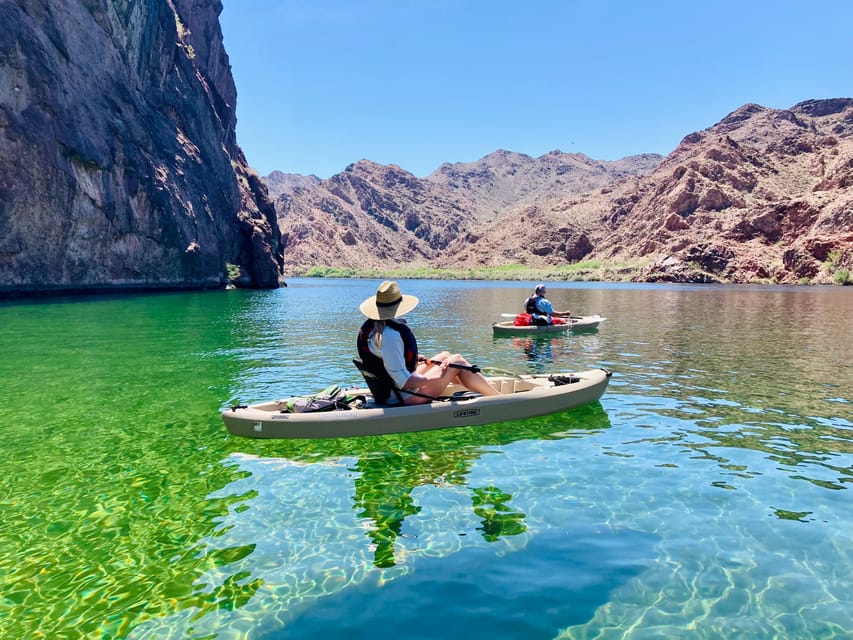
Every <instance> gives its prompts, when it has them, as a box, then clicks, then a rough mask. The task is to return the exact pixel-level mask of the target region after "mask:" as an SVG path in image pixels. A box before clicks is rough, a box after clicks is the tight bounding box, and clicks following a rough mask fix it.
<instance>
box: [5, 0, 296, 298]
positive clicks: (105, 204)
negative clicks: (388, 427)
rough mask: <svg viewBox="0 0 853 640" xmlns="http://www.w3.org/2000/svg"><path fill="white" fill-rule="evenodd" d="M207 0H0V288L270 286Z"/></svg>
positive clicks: (276, 237)
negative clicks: (236, 283) (230, 280)
mask: <svg viewBox="0 0 853 640" xmlns="http://www.w3.org/2000/svg"><path fill="white" fill-rule="evenodd" d="M221 10H222V5H221V3H220V2H219V0H211V1H209V2H204V3H199V2H196V1H194V0H151V1H149V2H134V1H133V0H15V1H14V2H13V1H10V0H0V24H2V28H0V294H7V295H9V294H26V293H35V292H45V291H59V290H100V289H115V288H119V289H127V288H172V287H217V286H221V285H222V284H223V283H225V281H226V280H227V279H228V277H229V275H230V276H231V277H232V278H233V277H234V275H235V272H236V271H237V269H239V273H240V275H239V278H238V281H239V282H240V283H241V284H243V285H246V286H257V287H277V286H279V285H280V284H281V282H282V274H283V271H282V266H283V262H282V256H281V250H282V246H281V238H280V231H279V228H278V226H277V224H276V221H275V210H274V208H273V206H272V202H271V200H270V199H269V196H268V194H267V189H266V186H265V185H264V184H263V183H262V181H261V180H260V178H259V177H258V176H257V175H255V174H254V173H253V172H252V171H250V170H249V169H248V165H247V163H246V160H245V158H244V156H243V153H242V151H241V150H240V148H239V147H238V145H237V142H236V138H235V126H236V117H235V101H236V90H235V87H234V82H233V79H232V77H231V70H230V65H229V61H228V56H227V54H226V53H225V50H224V48H223V46H222V34H221V31H220V28H219V14H220V12H221Z"/></svg>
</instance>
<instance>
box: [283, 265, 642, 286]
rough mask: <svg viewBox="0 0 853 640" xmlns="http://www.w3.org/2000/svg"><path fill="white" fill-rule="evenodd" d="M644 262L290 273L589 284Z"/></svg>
mask: <svg viewBox="0 0 853 640" xmlns="http://www.w3.org/2000/svg"><path fill="white" fill-rule="evenodd" d="M644 264H645V262H643V263H640V262H637V263H631V264H620V265H605V264H602V263H601V262H598V261H592V260H590V261H586V262H578V263H575V264H567V265H562V266H554V265H549V266H542V267H535V266H530V265H523V264H510V265H501V266H492V267H477V268H474V269H436V268H435V267H430V266H426V265H407V266H403V267H399V268H396V269H386V268H381V269H370V268H365V269H355V268H351V267H330V266H314V267H308V268H304V269H293V270H290V273H289V276H290V277H292V278H385V277H388V278H399V279H413V280H414V279H424V280H519V281H521V280H551V281H589V282H630V281H631V278H632V276H634V275H636V274H637V273H638V271H639V269H640V267H642V266H644Z"/></svg>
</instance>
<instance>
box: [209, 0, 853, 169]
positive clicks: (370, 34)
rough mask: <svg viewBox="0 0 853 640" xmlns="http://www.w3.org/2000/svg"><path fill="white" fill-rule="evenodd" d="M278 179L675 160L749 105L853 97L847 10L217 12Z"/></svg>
mask: <svg viewBox="0 0 853 640" xmlns="http://www.w3.org/2000/svg"><path fill="white" fill-rule="evenodd" d="M222 4H223V11H222V14H221V16H220V24H221V27H222V33H223V38H224V44H225V50H226V51H227V53H228V55H229V58H230V62H231V68H232V74H233V76H234V80H235V83H236V85H237V142H238V144H239V145H240V146H241V147H242V148H243V151H244V152H245V154H246V157H247V160H248V162H249V165H250V166H252V167H253V168H254V169H255V170H256V171H258V172H259V173H260V174H261V175H263V176H266V175H268V174H269V173H271V172H272V171H274V170H278V171H282V172H284V173H298V174H302V175H311V174H313V175H316V176H318V177H320V178H329V177H331V176H332V175H334V174H336V173H340V172H341V171H343V170H344V168H345V167H346V166H347V165H349V164H351V163H353V162H356V161H358V160H361V159H367V160H372V161H374V162H378V163H380V164H386V165H387V164H394V165H397V166H399V167H401V168H402V169H405V170H406V171H409V172H411V173H413V174H414V175H415V176H417V177H421V178H422V177H426V176H427V175H429V174H430V173H432V172H433V171H435V170H436V169H437V168H438V167H439V166H440V165H441V164H442V163H445V162H451V163H455V162H474V161H476V160H479V159H480V158H482V157H483V156H486V155H488V154H489V153H492V152H494V151H497V150H499V149H505V150H508V151H515V152H518V153H524V154H527V155H529V156H533V157H538V156H540V155H543V154H545V153H548V152H549V151H553V150H560V151H563V152H566V153H583V154H585V155H587V156H589V157H590V158H593V159H596V160H617V159H619V158H622V157H625V156H629V155H634V154H639V153H659V154H662V155H667V154H669V153H670V152H671V151H673V150H674V149H675V148H676V147H677V146H678V144H679V142H680V141H681V139H682V138H683V137H684V136H686V135H688V134H690V133H692V132H695V131H701V130H703V129H706V128H708V127H710V126H713V125H714V124H716V123H717V122H719V121H720V120H722V119H723V118H724V117H725V116H726V115H728V114H729V113H731V112H732V111H734V110H735V109H737V108H738V107H740V106H742V105H744V104H747V103H757V104H760V105H762V106H765V107H770V108H774V109H787V108H790V107H792V106H794V105H795V104H797V103H798V102H802V101H804V100H811V99H821V98H840V97H845V98H846V97H853V47H851V35H850V34H851V25H853V2H851V1H850V0H737V1H733V0H673V1H669V0H667V1H656V0H624V1H623V0H222Z"/></svg>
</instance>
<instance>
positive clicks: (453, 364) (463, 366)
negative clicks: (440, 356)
mask: <svg viewBox="0 0 853 640" xmlns="http://www.w3.org/2000/svg"><path fill="white" fill-rule="evenodd" d="M418 360H420V361H421V362H429V363H430V364H439V365H440V364H443V361H442V360H433V359H431V358H424V357H420V358H418ZM447 366H448V367H453V368H454V369H465V371H473V372H474V373H480V372H481V371H482V369H480V367H478V366H477V365H475V364H459V363H456V362H450V363H448V365H447Z"/></svg>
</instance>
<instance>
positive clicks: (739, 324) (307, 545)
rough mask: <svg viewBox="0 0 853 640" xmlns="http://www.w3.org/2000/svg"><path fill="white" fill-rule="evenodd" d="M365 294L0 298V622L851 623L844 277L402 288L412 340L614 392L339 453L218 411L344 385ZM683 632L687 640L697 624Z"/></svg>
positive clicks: (294, 625)
mask: <svg viewBox="0 0 853 640" xmlns="http://www.w3.org/2000/svg"><path fill="white" fill-rule="evenodd" d="M376 284H377V282H375V281H362V280H342V281H326V280H297V281H294V282H292V283H291V286H290V287H288V288H287V289H283V290H280V291H273V292H243V291H234V292H215V293H207V294H169V295H160V296H127V297H122V296H117V297H110V298H89V299H78V300H67V301H52V302H38V303H32V304H10V305H3V306H0V327H2V331H0V372H2V374H3V380H4V398H5V401H4V402H3V403H2V406H0V446H2V448H3V451H4V453H5V454H6V455H5V456H4V460H3V462H2V463H0V464H2V470H3V472H4V473H2V475H0V496H2V498H0V499H2V502H3V516H4V517H3V519H2V522H0V540H2V544H0V567H2V569H3V570H2V571H0V587H2V588H0V621H2V622H3V624H0V637H9V638H19V637H20V638H23V637H38V636H43V637H51V638H77V637H81V636H83V637H99V638H118V637H130V638H207V637H218V638H297V637H315V636H318V635H321V634H328V633H334V634H336V635H344V636H348V637H368V636H369V637H371V638H376V637H379V638H382V637H391V636H392V634H393V635H394V636H395V637H399V636H400V633H401V630H405V632H406V633H405V634H404V635H405V636H406V637H438V636H441V637H445V638H451V637H471V636H476V637H482V636H485V635H488V636H490V637H496V638H500V637H505V638H519V637H525V638H526V637H531V638H532V637H547V638H553V637H566V638H592V637H594V638H634V637H636V638H640V637H643V638H646V637H691V638H725V637H732V638H735V637H751V638H752V637H755V638H776V637H786V638H818V637H819V638H832V637H837V638H842V637H849V636H851V635H853V619H852V618H851V616H853V613H851V612H853V596H851V595H850V594H851V593H853V579H851V578H850V576H851V575H853V552H852V551H851V549H853V547H851V545H850V542H849V540H850V537H849V531H851V530H853V522H851V520H853V516H851V515H850V513H853V511H851V509H850V498H849V494H848V493H847V491H848V490H849V489H850V483H851V478H853V456H851V453H853V451H851V449H853V446H851V434H853V423H851V415H853V408H851V401H853V398H852V397H851V392H850V389H851V384H853V374H851V373H850V371H851V369H850V367H849V363H850V362H851V361H853V353H851V351H853V347H851V340H850V321H849V318H850V317H851V312H852V311H853V291H851V290H850V289H849V288H847V289H839V288H814V287H803V288H770V287H768V288H757V287H741V288H727V287H667V286H648V285H647V286H637V285H630V286H629V285H625V286H618V285H593V284H590V285H569V284H566V285H562V286H560V285H556V284H552V285H550V286H549V294H550V297H551V299H552V301H553V302H554V304H555V306H556V307H562V308H565V307H569V308H571V309H572V310H573V311H575V312H581V313H601V314H602V315H605V316H608V318H609V320H608V321H606V322H605V323H604V324H602V326H601V329H600V331H599V332H597V333H590V334H578V335H575V336H568V337H561V338H553V337H552V338H548V339H546V340H525V339H523V338H494V337H492V334H491V328H490V324H491V322H495V321H498V320H500V314H501V313H505V312H514V311H516V310H517V308H518V307H519V306H520V304H521V301H522V300H523V299H524V298H525V297H526V295H528V292H529V289H531V288H532V284H535V283H530V286H527V285H519V284H516V283H481V282H458V283H457V282H452V283H451V282H429V281H412V282H403V283H401V284H402V285H403V289H404V291H405V292H407V293H413V294H415V295H418V296H419V297H420V299H421V304H420V305H419V307H418V308H417V309H416V310H415V312H413V313H412V314H411V316H410V321H411V324H412V326H413V328H414V329H415V333H416V335H417V336H418V339H419V342H420V343H421V347H422V350H423V351H426V352H430V351H438V350H440V349H444V348H448V349H451V350H454V351H459V352H461V353H463V354H465V355H466V356H468V357H470V358H471V359H472V360H474V361H476V362H477V363H478V364H481V365H483V366H491V367H496V368H503V369H511V370H515V371H519V372H528V371H529V372H543V371H554V370H572V369H579V368H587V367H597V366H605V367H608V368H610V369H612V370H613V371H614V372H615V373H614V377H613V379H612V382H611V385H610V387H609V389H608V391H607V393H606V394H605V396H604V398H603V399H602V402H601V404H600V405H593V406H591V407H585V408H582V409H580V410H577V411H572V412H567V413H565V414H559V415H555V416H548V417H545V418H538V419H533V420H528V421H521V422H514V423H506V424H498V425H490V426H487V427H484V428H476V429H457V430H447V431H441V432H433V433H424V434H408V435H405V436H387V437H379V438H361V439H351V440H341V441H310V442H300V441H294V442H286V441H263V442H261V441H251V440H240V439H236V438H232V437H230V436H228V435H227V433H226V432H225V430H224V427H223V426H222V424H221V421H220V419H219V416H218V411H219V410H220V408H222V407H224V406H227V405H228V404H230V403H233V402H236V401H241V402H245V401H255V400H261V399H268V398H273V397H284V396H287V395H292V394H299V393H308V392H312V391H316V390H319V389H321V388H323V387H325V386H326V385H327V384H328V383H329V382H340V383H342V384H347V383H356V382H358V378H357V373H356V372H355V370H354V367H352V365H351V362H350V360H351V358H352V357H353V356H354V355H355V353H354V352H355V347H354V333H355V330H356V329H357V327H358V325H359V324H360V322H361V320H362V319H361V317H360V315H359V314H358V312H357V306H358V304H359V303H360V302H361V300H362V299H364V298H365V297H367V296H369V295H370V294H371V293H372V292H373V291H375V287H376ZM686 634H687V635H686Z"/></svg>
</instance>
